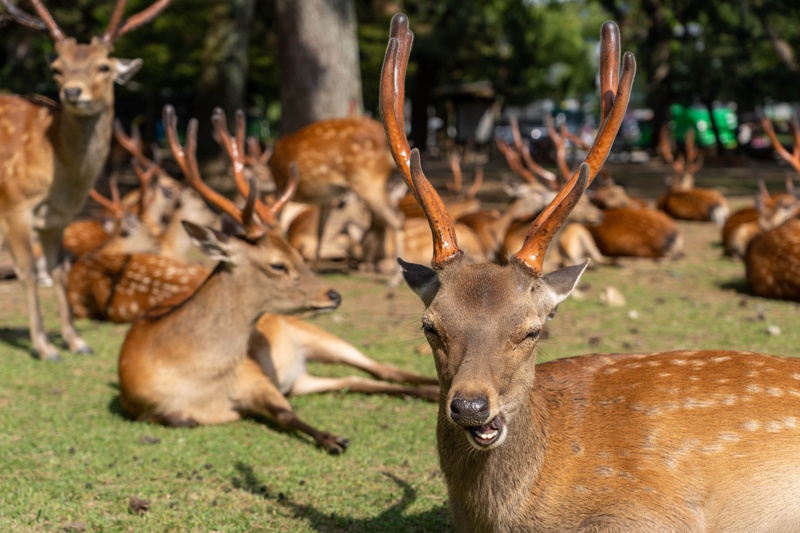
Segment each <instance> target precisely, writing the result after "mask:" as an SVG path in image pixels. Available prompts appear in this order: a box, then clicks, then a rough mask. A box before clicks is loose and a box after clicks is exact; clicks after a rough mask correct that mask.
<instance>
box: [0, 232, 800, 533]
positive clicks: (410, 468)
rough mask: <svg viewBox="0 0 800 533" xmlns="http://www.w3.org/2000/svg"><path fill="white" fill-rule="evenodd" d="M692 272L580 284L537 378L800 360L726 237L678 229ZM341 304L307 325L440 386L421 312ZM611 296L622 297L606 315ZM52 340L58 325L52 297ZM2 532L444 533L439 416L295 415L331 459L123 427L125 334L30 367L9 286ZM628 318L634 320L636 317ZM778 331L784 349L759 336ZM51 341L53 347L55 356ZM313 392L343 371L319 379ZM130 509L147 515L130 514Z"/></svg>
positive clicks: (370, 299)
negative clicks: (684, 354)
mask: <svg viewBox="0 0 800 533" xmlns="http://www.w3.org/2000/svg"><path fill="white" fill-rule="evenodd" d="M681 227H682V230H683V232H684V236H685V239H686V241H687V257H686V258H685V259H682V260H680V261H677V262H667V263H654V262H651V261H641V262H637V261H624V262H623V266H622V268H617V267H603V268H600V269H597V270H593V271H590V272H588V273H587V274H586V275H585V277H584V280H583V282H582V285H581V293H582V296H581V297H580V298H573V299H570V300H568V301H567V302H565V303H564V304H563V305H562V306H561V307H560V309H559V312H558V316H557V317H556V318H555V320H554V321H553V322H551V323H550V326H549V328H548V331H547V333H548V335H547V336H546V338H545V339H544V340H542V341H541V343H540V349H539V357H540V360H542V361H545V360H549V359H553V358H559V357H565V356H570V355H576V354H584V353H591V352H619V351H656V350H672V349H681V348H692V349H699V348H738V349H743V350H749V351H758V352H766V353H773V354H781V355H792V356H796V355H799V354H800V350H799V349H798V348H797V347H798V346H800V330H798V328H796V327H794V326H795V325H796V324H797V321H798V318H800V306H798V304H795V303H788V302H777V301H770V300H765V299H761V298H757V297H753V296H750V295H748V294H747V293H746V286H745V285H744V283H743V281H742V280H743V270H744V269H743V266H742V265H741V264H739V263H734V262H731V261H729V260H727V259H723V258H721V257H720V255H721V253H720V248H719V247H718V245H715V243H716V242H717V241H718V240H719V230H718V229H717V228H715V227H712V226H711V225H707V224H688V223H687V224H681ZM329 280H330V281H331V283H332V284H333V285H334V286H335V287H337V289H339V290H340V291H341V292H342V294H343V296H344V303H343V305H342V307H341V308H340V310H338V311H337V312H336V313H334V314H329V315H322V316H318V317H314V318H311V319H310V320H311V321H313V322H314V323H315V324H317V325H319V326H321V327H323V328H326V329H328V330H329V331H332V332H334V333H336V334H337V335H340V336H342V337H343V338H345V339H347V340H349V341H350V342H352V343H353V344H355V345H356V346H358V347H359V348H361V349H362V350H363V351H364V352H365V353H367V354H368V355H369V356H371V357H374V358H375V359H379V360H382V361H387V362H391V363H393V364H396V365H399V366H402V367H404V368H408V369H413V370H415V371H418V372H423V373H427V374H433V373H434V368H433V362H432V360H431V358H430V356H429V355H424V354H419V353H417V351H416V348H417V347H419V346H420V345H422V343H423V342H424V341H423V336H422V333H421V329H420V325H419V324H420V322H419V317H420V313H421V310H422V304H421V303H420V302H419V301H418V299H417V298H416V296H414V295H413V294H412V293H411V291H410V290H408V289H407V288H405V287H401V288H399V289H396V290H389V289H387V288H385V287H384V286H383V285H382V284H381V283H380V282H379V280H377V279H376V278H371V277H367V276H361V275H351V276H343V275H336V276H331V277H330V278H329ZM608 286H614V287H616V288H618V289H619V290H620V291H621V292H622V293H623V294H624V295H625V297H626V299H627V305H626V306H625V307H618V308H608V307H605V306H603V305H602V304H601V303H600V300H599V298H598V295H599V293H600V292H601V291H603V290H604V289H605V288H606V287H608ZM42 293H43V300H44V302H45V312H46V318H45V321H46V324H47V326H48V329H49V330H50V331H51V332H52V333H53V334H55V332H56V331H57V324H58V322H57V319H56V316H55V313H54V305H53V303H54V302H53V298H52V295H51V294H50V291H48V290H43V291H42ZM0 301H2V302H3V305H2V306H0V428H2V431H0V531H61V530H64V529H65V528H66V530H72V531H82V530H84V529H82V528H85V530H86V531H177V530H180V531H184V530H186V531H214V530H216V531H353V532H361V531H363V532H373V531H374V532H381V531H384V532H407V531H443V530H448V529H449V528H450V518H449V516H448V510H447V495H446V490H445V487H444V482H443V479H442V476H441V473H440V472H439V470H438V460H437V456H436V449H435V434H434V426H435V423H436V406H435V405H433V404H430V403H426V402H423V401H420V400H414V399H403V398H390V397H384V396H365V395H361V394H325V395H319V396H309V397H300V398H294V399H292V405H293V406H294V408H295V409H296V411H297V412H298V413H299V415H300V416H301V417H302V418H303V419H304V420H306V421H307V422H309V423H310V424H312V425H314V426H317V427H319V428H321V429H325V430H328V431H331V432H333V433H336V434H340V435H343V436H345V437H348V438H349V439H350V440H351V446H350V448H349V449H348V451H347V452H346V453H345V454H344V455H342V456H339V457H331V456H328V455H327V454H326V453H324V452H323V451H321V450H320V449H318V448H317V447H316V446H315V445H314V444H313V443H312V442H311V441H310V439H308V438H306V437H304V436H298V435H294V434H290V433H286V432H283V431H280V430H277V429H276V428H275V427H274V426H273V425H271V424H270V423H269V422H265V421H263V420H245V421H242V422H238V423H235V424H229V425H225V426H217V427H201V428H195V429H189V430H183V429H177V430H176V429H167V428H163V427H159V426H153V425H147V424H141V423H135V422H132V421H131V420H129V419H127V418H126V417H125V416H124V414H123V413H122V412H121V409H120V406H119V401H118V393H117V374H116V363H117V354H118V350H119V347H120V344H121V342H122V340H123V338H124V335H125V332H126V330H127V327H126V326H119V325H110V324H103V323H96V322H91V321H86V320H82V321H78V323H77V325H78V328H79V330H80V332H81V334H82V335H84V337H85V338H86V339H87V341H88V342H89V343H90V344H91V345H92V346H93V347H94V349H95V351H96V352H97V353H96V355H94V356H90V357H84V356H76V355H71V354H68V353H65V354H64V361H63V362H60V363H41V362H39V361H36V360H34V359H33V358H32V357H31V356H30V343H29V341H28V336H27V319H26V315H25V310H24V301H23V298H22V293H21V291H20V287H19V285H18V284H17V283H16V282H5V283H2V284H0ZM634 311H635V312H634ZM768 326H778V327H779V328H780V330H781V334H780V335H770V334H768V333H767V327H768ZM56 340H57V341H58V340H59V339H56ZM311 370H312V372H313V373H315V374H319V375H345V374H347V373H350V370H349V369H342V368H336V367H323V366H320V365H314V366H312V368H311ZM131 497H136V498H139V499H143V500H148V502H149V510H147V511H145V512H142V513H141V514H137V513H135V512H133V511H131V510H130V509H129V503H130V499H131Z"/></svg>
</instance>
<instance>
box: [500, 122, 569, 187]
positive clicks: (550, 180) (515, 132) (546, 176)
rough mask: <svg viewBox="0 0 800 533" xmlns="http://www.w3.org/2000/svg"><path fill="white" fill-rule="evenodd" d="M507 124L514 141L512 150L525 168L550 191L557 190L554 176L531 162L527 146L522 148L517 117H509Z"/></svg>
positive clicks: (534, 162) (556, 179)
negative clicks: (548, 187)
mask: <svg viewBox="0 0 800 533" xmlns="http://www.w3.org/2000/svg"><path fill="white" fill-rule="evenodd" d="M509 122H510V125H511V138H512V139H513V140H514V148H515V149H516V150H517V153H519V155H520V156H522V161H523V162H524V163H525V166H526V167H527V168H528V170H530V171H531V173H533V175H535V176H538V177H539V178H540V179H542V180H544V181H545V183H547V185H549V186H550V188H551V189H554V190H557V189H558V185H559V183H558V178H557V177H556V175H555V174H553V173H552V172H550V171H549V170H547V169H545V168H544V167H542V166H541V165H539V164H538V163H536V161H534V160H533V157H531V151H530V150H529V149H528V146H527V145H526V146H524V147H523V146H522V135H520V133H519V122H518V121H517V117H511V119H510V121H509Z"/></svg>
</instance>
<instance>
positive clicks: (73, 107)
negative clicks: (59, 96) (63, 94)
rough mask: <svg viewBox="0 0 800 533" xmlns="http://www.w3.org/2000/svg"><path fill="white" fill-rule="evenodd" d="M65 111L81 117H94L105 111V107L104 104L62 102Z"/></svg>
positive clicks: (88, 101) (87, 101) (94, 102)
mask: <svg viewBox="0 0 800 533" xmlns="http://www.w3.org/2000/svg"><path fill="white" fill-rule="evenodd" d="M61 105H62V107H63V108H64V110H66V111H69V112H70V113H71V114H73V115H76V116H79V117H92V116H94V115H97V114H99V113H101V112H102V111H103V109H104V108H105V105H104V104H103V103H102V102H97V101H92V100H86V101H78V102H62V103H61Z"/></svg>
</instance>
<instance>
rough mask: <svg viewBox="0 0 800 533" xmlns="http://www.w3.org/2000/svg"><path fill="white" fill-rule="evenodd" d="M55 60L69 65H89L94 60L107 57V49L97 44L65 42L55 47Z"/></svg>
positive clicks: (101, 59)
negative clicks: (56, 54) (56, 56)
mask: <svg viewBox="0 0 800 533" xmlns="http://www.w3.org/2000/svg"><path fill="white" fill-rule="evenodd" d="M56 52H57V53H58V58H57V60H60V61H61V62H66V63H69V64H70V65H75V66H78V65H90V64H92V63H93V62H95V61H105V60H107V59H108V58H109V49H108V48H107V47H106V46H103V45H98V44H75V43H67V44H66V45H64V46H59V47H58V48H57V49H56Z"/></svg>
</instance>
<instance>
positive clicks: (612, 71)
mask: <svg viewBox="0 0 800 533" xmlns="http://www.w3.org/2000/svg"><path fill="white" fill-rule="evenodd" d="M600 43H601V45H600V120H601V122H602V121H603V120H605V119H606V117H607V116H608V114H609V113H610V112H611V107H612V106H613V105H614V98H615V97H616V94H617V86H618V85H619V56H620V44H619V26H617V24H616V23H615V22H612V21H610V20H609V21H607V22H605V23H604V24H603V27H602V28H600Z"/></svg>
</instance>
